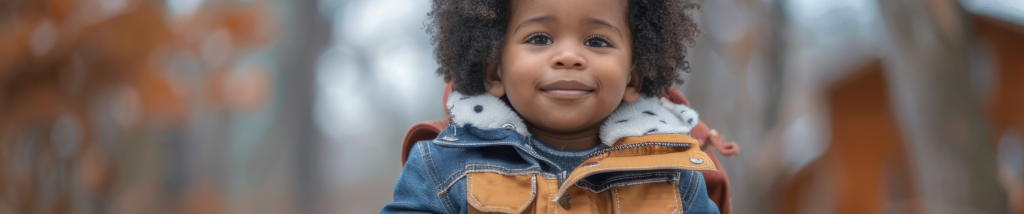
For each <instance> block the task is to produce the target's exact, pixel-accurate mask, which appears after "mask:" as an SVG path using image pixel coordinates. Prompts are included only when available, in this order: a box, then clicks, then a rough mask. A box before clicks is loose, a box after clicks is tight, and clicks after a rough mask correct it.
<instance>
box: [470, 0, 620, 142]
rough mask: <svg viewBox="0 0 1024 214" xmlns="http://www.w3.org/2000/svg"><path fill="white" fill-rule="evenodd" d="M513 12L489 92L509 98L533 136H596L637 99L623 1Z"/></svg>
mask: <svg viewBox="0 0 1024 214" xmlns="http://www.w3.org/2000/svg"><path fill="white" fill-rule="evenodd" d="M511 8H512V15H511V17H510V19H509V22H508V29H507V31H506V34H505V35H506V36H505V43H504V46H503V49H502V53H501V59H500V60H501V61H500V64H499V70H498V72H496V74H497V76H495V75H494V74H489V76H488V78H487V84H486V85H487V89H488V92H490V93H491V94H492V95H495V96H500V95H501V94H504V95H507V96H508V99H509V102H510V103H511V104H512V107H513V108H515V109H516V111H517V112H519V114H520V115H521V116H522V117H523V118H524V119H525V120H526V121H527V122H528V123H529V124H530V125H531V126H532V127H530V128H531V129H541V130H542V131H545V132H548V133H552V134H568V133H575V132H581V131H586V130H596V129H597V128H599V127H600V125H601V122H602V121H603V119H604V118H605V117H607V116H608V115H610V114H611V112H612V111H613V110H615V108H616V107H617V106H618V104H619V103H620V102H621V101H624V100H625V101H632V100H633V99H636V97H637V96H639V93H638V90H639V77H637V76H633V75H632V72H631V67H632V66H631V61H632V58H631V57H632V53H631V51H632V48H631V44H632V41H631V38H630V31H629V25H628V23H627V22H626V14H627V13H626V9H627V2H626V1H622V0H558V1H551V0H516V1H514V2H513V3H512V7H511ZM631 80H633V82H630V81H631ZM531 131H533V130H531Z"/></svg>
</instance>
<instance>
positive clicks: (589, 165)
mask: <svg viewBox="0 0 1024 214" xmlns="http://www.w3.org/2000/svg"><path fill="white" fill-rule="evenodd" d="M598 164H601V162H600V161H594V162H593V163H588V164H587V165H586V167H593V166H597V165H598Z"/></svg>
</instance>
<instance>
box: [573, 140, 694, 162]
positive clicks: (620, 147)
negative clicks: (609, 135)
mask: <svg viewBox="0 0 1024 214" xmlns="http://www.w3.org/2000/svg"><path fill="white" fill-rule="evenodd" d="M644 146H666V147H690V143H667V142H644V143H634V144H629V145H622V146H616V147H608V148H603V149H598V150H597V151H594V152H591V153H590V154H587V156H584V157H583V159H590V158H593V157H597V156H598V155H602V154H604V153H608V152H612V151H616V150H623V149H632V148H637V147H644Z"/></svg>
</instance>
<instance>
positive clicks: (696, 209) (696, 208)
mask: <svg viewBox="0 0 1024 214" xmlns="http://www.w3.org/2000/svg"><path fill="white" fill-rule="evenodd" d="M687 173H689V176H687V177H688V178H687V179H683V180H682V181H687V180H689V182H688V183H690V184H689V185H686V186H687V187H683V185H680V189H682V190H681V191H683V193H684V194H686V193H687V192H689V200H685V201H683V203H684V204H683V214H705V213H714V214H717V213H719V211H718V205H716V204H715V202H714V201H712V200H711V197H709V196H708V187H707V184H705V183H704V175H703V174H702V173H700V172H698V171H688V172H687ZM683 198H687V197H686V196H685V195H684V196H683Z"/></svg>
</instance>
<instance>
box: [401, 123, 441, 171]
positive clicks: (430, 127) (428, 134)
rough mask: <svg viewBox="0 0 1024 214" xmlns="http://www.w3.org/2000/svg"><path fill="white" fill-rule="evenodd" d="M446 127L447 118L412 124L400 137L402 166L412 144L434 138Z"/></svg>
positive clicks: (407, 157)
mask: <svg viewBox="0 0 1024 214" xmlns="http://www.w3.org/2000/svg"><path fill="white" fill-rule="evenodd" d="M446 127H448V119H447V118H446V119H444V120H431V121H423V122H419V123H416V124H413V125H412V127H410V128H409V131H406V132H405V137H403V138H402V166H405V160H408V159H409V151H411V150H412V146H414V145H416V142H420V141H424V140H431V139H434V138H436V137H437V134H439V133H441V130H444V129H445V128H446Z"/></svg>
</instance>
